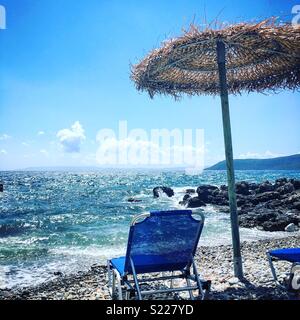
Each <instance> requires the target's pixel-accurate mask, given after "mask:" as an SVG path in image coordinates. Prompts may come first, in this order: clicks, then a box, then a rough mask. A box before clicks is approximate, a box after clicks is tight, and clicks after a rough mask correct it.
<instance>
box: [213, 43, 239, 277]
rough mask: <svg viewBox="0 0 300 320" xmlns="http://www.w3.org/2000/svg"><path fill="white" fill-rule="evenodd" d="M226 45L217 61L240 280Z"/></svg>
mask: <svg viewBox="0 0 300 320" xmlns="http://www.w3.org/2000/svg"><path fill="white" fill-rule="evenodd" d="M225 60H226V58H225V44H224V42H223V41H222V40H217V61H218V70H219V82H220V96H221V104H222V117H223V133H224V143H225V156H226V168H227V180H228V198H229V206H230V220H231V233H232V245H233V261H234V275H235V276H236V277H238V278H242V277H243V265H242V257H241V249H240V234H239V224H238V215H237V205H236V193H235V178H234V167H233V153H232V139H231V127H230V115H229V102H228V90H227V78H226V65H225Z"/></svg>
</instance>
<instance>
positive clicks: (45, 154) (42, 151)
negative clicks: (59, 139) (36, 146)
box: [40, 149, 49, 157]
mask: <svg viewBox="0 0 300 320" xmlns="http://www.w3.org/2000/svg"><path fill="white" fill-rule="evenodd" d="M40 153H41V154H43V155H44V156H45V157H48V156H49V152H48V151H47V150H46V149H41V150H40Z"/></svg>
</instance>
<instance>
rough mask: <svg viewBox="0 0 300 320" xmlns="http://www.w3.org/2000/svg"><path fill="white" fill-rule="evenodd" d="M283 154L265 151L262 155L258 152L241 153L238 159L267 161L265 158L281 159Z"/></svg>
mask: <svg viewBox="0 0 300 320" xmlns="http://www.w3.org/2000/svg"><path fill="white" fill-rule="evenodd" d="M282 156H284V154H282V153H276V152H272V151H269V150H267V151H265V152H264V153H259V152H249V151H248V152H246V153H242V154H240V155H239V156H238V159H267V158H276V157H282Z"/></svg>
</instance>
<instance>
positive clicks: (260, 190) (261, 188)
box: [256, 181, 275, 193]
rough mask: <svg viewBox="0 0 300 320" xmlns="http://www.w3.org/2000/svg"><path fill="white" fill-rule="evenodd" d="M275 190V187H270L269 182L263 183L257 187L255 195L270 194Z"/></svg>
mask: <svg viewBox="0 0 300 320" xmlns="http://www.w3.org/2000/svg"><path fill="white" fill-rule="evenodd" d="M274 190H275V186H274V185H272V184H271V183H270V182H269V181H265V182H263V183H261V184H260V185H259V187H258V188H257V189H256V193H264V192H271V191H274Z"/></svg>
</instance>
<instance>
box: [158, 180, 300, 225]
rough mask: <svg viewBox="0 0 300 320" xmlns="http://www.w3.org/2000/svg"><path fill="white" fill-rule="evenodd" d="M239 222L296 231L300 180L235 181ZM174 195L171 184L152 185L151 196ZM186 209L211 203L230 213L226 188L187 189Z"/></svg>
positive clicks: (204, 187) (299, 219) (207, 186)
mask: <svg viewBox="0 0 300 320" xmlns="http://www.w3.org/2000/svg"><path fill="white" fill-rule="evenodd" d="M235 187H236V197H237V206H238V215H239V224H240V226H241V227H245V228H254V227H256V228H258V229H260V230H264V231H297V230H299V228H300V180H299V179H287V178H280V179H277V180H275V182H274V183H271V182H269V181H264V182H262V183H250V182H247V181H240V182H237V183H236V186H235ZM161 193H165V194H166V195H167V196H168V197H172V196H173V195H174V191H173V190H172V189H171V188H170V187H155V188H154V189H153V196H154V197H155V198H157V197H159V195H160V194H161ZM179 204H181V205H182V206H183V207H186V208H201V207H205V206H206V205H207V204H212V205H214V206H215V208H216V209H217V210H219V211H223V212H229V204H228V188H227V186H226V185H222V186H220V187H218V186H215V185H200V186H199V187H198V188H197V189H187V190H186V192H185V195H184V197H183V199H182V201H180V202H179Z"/></svg>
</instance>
